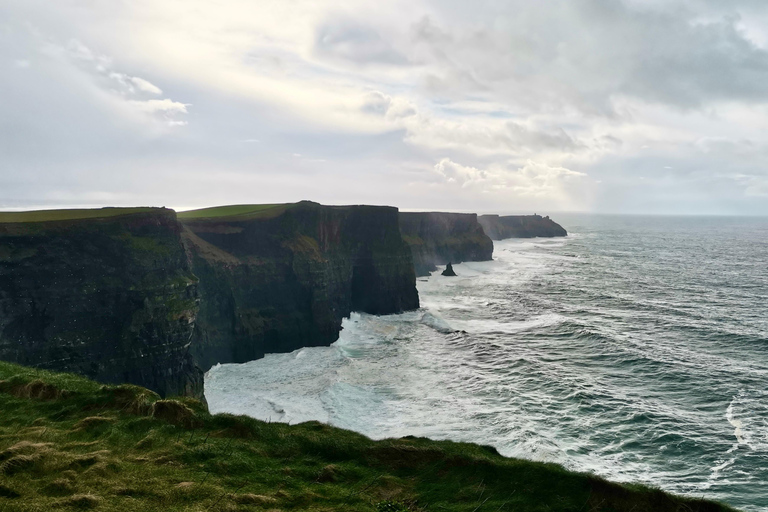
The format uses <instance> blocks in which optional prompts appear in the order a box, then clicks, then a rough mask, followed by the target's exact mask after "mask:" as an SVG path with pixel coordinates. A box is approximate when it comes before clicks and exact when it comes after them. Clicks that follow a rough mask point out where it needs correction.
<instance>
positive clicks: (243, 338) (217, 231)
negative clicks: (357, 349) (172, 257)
mask: <svg viewBox="0 0 768 512" xmlns="http://www.w3.org/2000/svg"><path fill="white" fill-rule="evenodd" d="M179 217H180V220H181V222H182V223H183V226H184V233H183V237H184V241H185V245H186V247H187V250H188V253H189V256H190V260H191V262H192V268H193V271H194V273H195V275H196V276H197V277H198V278H199V279H200V285H199V286H200V293H201V296H202V297H203V300H202V302H201V305H200V314H199V315H198V320H197V325H196V335H195V342H194V343H193V345H192V352H193V354H194V356H195V359H196V361H197V362H198V364H200V365H201V367H202V368H203V369H205V370H207V369H208V368H210V367H211V366H212V365H214V364H216V363H228V362H245V361H250V360H253V359H257V358H259V357H262V356H264V354H266V353H274V352H290V351H292V350H296V349H297V348H301V347H307V346H321V345H330V344H331V343H333V342H334V341H336V339H338V335H339V331H340V330H341V320H342V318H344V317H346V316H349V314H350V313H351V312H352V311H360V312H365V313H371V314H389V313H398V312H401V311H405V310H410V309H416V308H418V306H419V298H418V292H417V291H416V285H415V276H414V271H413V264H412V258H411V254H410V251H409V249H408V246H407V245H406V244H405V242H403V239H402V237H401V235H400V231H399V228H398V218H397V209H396V208H391V207H375V206H342V207H334V206H322V205H319V204H317V203H312V202H309V201H302V202H300V203H296V204H286V205H262V206H258V205H255V206H254V205H251V206H248V205H241V206H234V207H220V208H209V209H205V210H198V211H193V212H184V213H182V214H180V216H179Z"/></svg>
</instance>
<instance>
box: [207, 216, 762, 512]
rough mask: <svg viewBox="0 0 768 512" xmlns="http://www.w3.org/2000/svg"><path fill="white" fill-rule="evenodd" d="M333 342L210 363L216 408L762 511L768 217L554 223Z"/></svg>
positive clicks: (359, 321)
mask: <svg viewBox="0 0 768 512" xmlns="http://www.w3.org/2000/svg"><path fill="white" fill-rule="evenodd" d="M556 220H558V221H560V222H561V223H562V224H563V225H564V226H565V227H566V228H567V229H568V231H569V233H571V236H569V237H568V238H566V239H552V240H543V239H535V240H507V241H503V242H497V243H496V246H495V252H494V258H495V261H493V262H487V263H467V264H462V265H457V266H456V267H455V269H456V272H457V273H458V274H459V277H458V278H444V277H442V276H439V275H434V276H432V277H430V278H429V279H423V280H421V281H420V282H419V283H418V285H419V291H420V294H421V299H422V305H423V308H422V310H420V311H418V312H413V313H406V314H403V315H395V316H390V317H373V316H368V315H353V317H352V318H351V319H350V320H348V321H346V322H345V329H344V331H343V332H342V337H341V339H340V340H339V342H337V343H336V344H335V345H334V346H332V347H329V348H311V349H303V350H301V351H297V352H295V353H293V354H279V355H271V356H268V357H267V358H265V359H262V360H259V361H254V362H252V363H247V364H244V365H225V366H220V367H216V368H214V369H213V370H211V372H209V374H208V376H207V378H206V396H207V397H208V400H209V402H210V404H211V406H212V409H213V410H215V411H230V412H237V413H245V414H250V415H252V416H255V417H259V418H263V419H271V420H272V421H291V422H295V421H303V420H307V419H319V420H321V421H326V422H329V423H332V424H334V425H338V426H341V427H344V428H350V429H353V430H357V431H359V432H362V433H364V434H366V435H369V436H371V437H374V438H382V437H390V436H402V435H408V434H411V435H423V436H429V437H433V438H440V439H455V440H464V441H473V442H480V443H483V444H492V445H494V446H496V447H497V448H498V449H499V451H501V452H502V453H503V454H505V455H509V456H516V457H525V458H533V459H539V460H548V461H553V462H558V463H561V464H564V465H565V466H567V467H569V468H573V469H578V470H587V471H593V472H595V473H598V474H601V475H604V476H606V477H608V478H610V479H613V480H621V481H636V482H645V483H650V484H653V485H656V486H659V487H661V488H663V489H665V490H668V491H672V492H676V493H683V494H689V495H693V496H703V497H706V498H711V499H717V500H721V501H725V502H727V503H729V504H732V505H734V506H737V507H740V508H743V509H745V510H754V511H758V510H760V511H768V219H765V218H762V219H761V218H696V217H679V218H671V217H629V216H621V217H612V216H586V215H581V216H579V215H567V216H566V215H561V216H558V218H556Z"/></svg>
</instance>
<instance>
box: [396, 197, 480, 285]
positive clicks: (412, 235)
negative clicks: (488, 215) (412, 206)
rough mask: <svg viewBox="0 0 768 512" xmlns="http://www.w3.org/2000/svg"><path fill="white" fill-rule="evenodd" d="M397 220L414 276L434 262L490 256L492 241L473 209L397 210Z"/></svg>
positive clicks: (432, 266) (423, 273)
mask: <svg viewBox="0 0 768 512" xmlns="http://www.w3.org/2000/svg"><path fill="white" fill-rule="evenodd" d="M399 220H400V231H401V233H402V234H403V239H404V240H405V241H406V242H407V243H408V245H409V246H410V248H411V252H412V254H413V264H414V268H415V270H416V275H417V276H428V275H429V273H430V272H432V271H433V270H436V269H437V266H436V265H445V264H447V263H461V262H463V261H488V260H490V259H492V256H493V242H492V241H491V239H490V238H488V236H486V234H485V233H484V232H483V228H482V227H481V226H480V224H478V221H477V215H475V214H474V213H439V212H423V213H422V212H419V213H410V212H401V213H400V217H399Z"/></svg>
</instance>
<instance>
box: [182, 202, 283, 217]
mask: <svg viewBox="0 0 768 512" xmlns="http://www.w3.org/2000/svg"><path fill="white" fill-rule="evenodd" d="M289 206H291V203H288V204H235V205H229V206H213V207H211V208H202V209H199V210H188V211H186V212H179V213H178V214H177V216H178V218H179V219H181V220H206V219H217V220H223V219H225V218H233V217H241V218H242V219H241V220H245V219H250V218H257V217H269V216H272V215H273V214H274V215H275V216H276V215H279V214H280V213H282V212H284V211H285V210H286V208H288V207H289Z"/></svg>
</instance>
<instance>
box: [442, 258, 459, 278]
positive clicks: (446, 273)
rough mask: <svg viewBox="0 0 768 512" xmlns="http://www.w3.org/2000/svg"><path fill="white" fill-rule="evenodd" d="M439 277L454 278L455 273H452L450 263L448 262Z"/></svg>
mask: <svg viewBox="0 0 768 512" xmlns="http://www.w3.org/2000/svg"><path fill="white" fill-rule="evenodd" d="M440 275H443V276H448V277H455V276H456V272H454V271H453V265H451V262H450V261H449V262H448V265H446V266H445V270H443V272H442V274H440Z"/></svg>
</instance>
